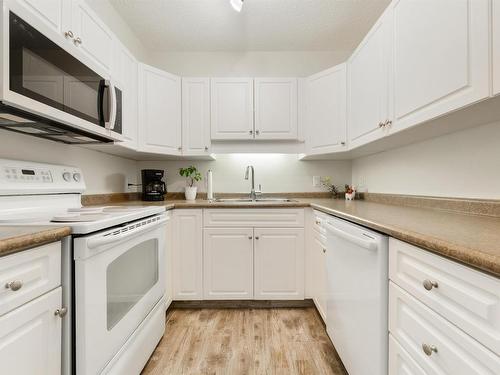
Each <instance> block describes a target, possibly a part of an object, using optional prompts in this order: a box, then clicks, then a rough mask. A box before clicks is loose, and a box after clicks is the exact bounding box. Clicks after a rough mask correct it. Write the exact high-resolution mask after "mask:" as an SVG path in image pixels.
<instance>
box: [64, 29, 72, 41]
mask: <svg viewBox="0 0 500 375" xmlns="http://www.w3.org/2000/svg"><path fill="white" fill-rule="evenodd" d="M64 36H65V37H66V38H68V39H73V38H74V36H75V35H74V34H73V31H71V30H68V31H65V32H64Z"/></svg>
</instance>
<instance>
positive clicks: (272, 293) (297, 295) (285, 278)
mask: <svg viewBox="0 0 500 375" xmlns="http://www.w3.org/2000/svg"><path fill="white" fill-rule="evenodd" d="M254 233H255V255H254V262H255V264H254V275H255V276H254V278H255V280H254V287H255V290H254V295H255V299H285V300H294V299H304V229H302V228H255V230H254Z"/></svg>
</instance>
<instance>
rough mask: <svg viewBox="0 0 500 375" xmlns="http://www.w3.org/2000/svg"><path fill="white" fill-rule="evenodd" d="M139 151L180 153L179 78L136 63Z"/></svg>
mask: <svg viewBox="0 0 500 375" xmlns="http://www.w3.org/2000/svg"><path fill="white" fill-rule="evenodd" d="M139 72H140V73H139V74H140V75H139V118H140V119H141V126H140V128H139V132H138V133H139V141H140V150H141V151H145V152H153V153H159V154H170V155H179V154H180V153H181V149H182V146H181V79H180V78H179V77H178V76H175V75H173V74H170V73H167V72H164V71H162V70H159V69H156V68H153V67H151V66H148V65H145V64H140V70H139Z"/></svg>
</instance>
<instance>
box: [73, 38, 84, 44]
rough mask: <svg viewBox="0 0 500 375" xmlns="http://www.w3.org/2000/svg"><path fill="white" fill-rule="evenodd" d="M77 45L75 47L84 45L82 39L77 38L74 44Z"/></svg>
mask: <svg viewBox="0 0 500 375" xmlns="http://www.w3.org/2000/svg"><path fill="white" fill-rule="evenodd" d="M73 43H75V46H77V45H79V44H82V43H83V42H82V39H81V38H80V37H78V38H76V39H75V41H74V42H73Z"/></svg>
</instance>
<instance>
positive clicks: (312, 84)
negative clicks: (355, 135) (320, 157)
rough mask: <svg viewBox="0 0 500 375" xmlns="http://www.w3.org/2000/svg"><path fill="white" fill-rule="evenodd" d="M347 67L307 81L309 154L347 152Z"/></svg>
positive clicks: (325, 72)
mask: <svg viewBox="0 0 500 375" xmlns="http://www.w3.org/2000/svg"><path fill="white" fill-rule="evenodd" d="M346 75H347V73H346V64H341V65H337V66H335V67H333V68H331V69H328V70H325V71H323V72H321V73H318V74H315V75H313V76H311V77H309V78H308V79H307V84H306V85H307V89H306V90H307V93H306V96H307V99H306V100H307V108H306V118H307V120H306V132H307V137H306V140H307V141H306V149H307V152H308V153H309V154H320V153H328V152H335V151H345V150H346V149H347V147H346V145H345V143H346V112H347V108H346V96H347V87H346V78H347V77H346Z"/></svg>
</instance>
